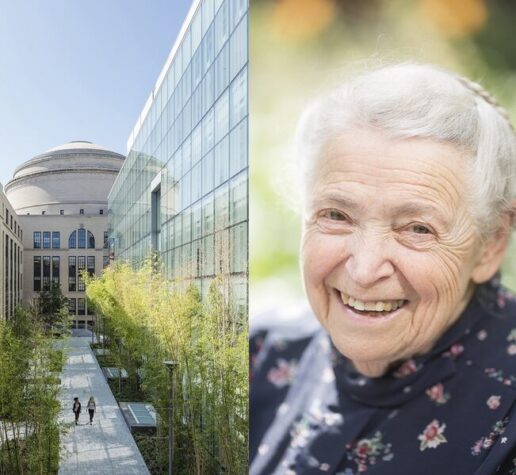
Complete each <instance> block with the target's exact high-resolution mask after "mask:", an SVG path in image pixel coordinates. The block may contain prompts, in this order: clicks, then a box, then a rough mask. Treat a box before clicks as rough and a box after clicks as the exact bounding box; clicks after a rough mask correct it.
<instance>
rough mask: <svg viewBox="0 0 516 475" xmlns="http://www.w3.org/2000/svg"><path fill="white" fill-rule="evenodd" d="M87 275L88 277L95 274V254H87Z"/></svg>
mask: <svg viewBox="0 0 516 475" xmlns="http://www.w3.org/2000/svg"><path fill="white" fill-rule="evenodd" d="M88 275H89V276H90V277H93V276H94V275H95V256H88Z"/></svg>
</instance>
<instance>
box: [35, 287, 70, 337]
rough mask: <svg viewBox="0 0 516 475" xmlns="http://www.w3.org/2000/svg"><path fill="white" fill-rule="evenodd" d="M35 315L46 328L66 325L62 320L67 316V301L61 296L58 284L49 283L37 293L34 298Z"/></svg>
mask: <svg viewBox="0 0 516 475" xmlns="http://www.w3.org/2000/svg"><path fill="white" fill-rule="evenodd" d="M36 314H37V316H38V318H39V319H40V320H41V321H42V322H44V323H45V325H46V326H47V327H50V326H52V325H55V324H58V325H65V324H66V322H65V321H63V319H64V316H65V315H66V316H67V315H68V299H67V298H66V297H65V296H64V295H63V292H62V291H61V286H60V285H59V284H56V283H54V282H51V283H50V284H49V285H45V287H43V290H41V291H40V292H39V295H38V297H37V298H36Z"/></svg>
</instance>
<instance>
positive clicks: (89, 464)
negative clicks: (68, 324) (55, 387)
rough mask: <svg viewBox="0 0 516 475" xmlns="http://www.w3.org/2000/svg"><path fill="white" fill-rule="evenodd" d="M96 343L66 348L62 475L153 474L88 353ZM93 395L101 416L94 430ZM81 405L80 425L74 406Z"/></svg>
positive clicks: (75, 342) (82, 341) (73, 342)
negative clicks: (77, 402) (76, 402)
mask: <svg viewBox="0 0 516 475" xmlns="http://www.w3.org/2000/svg"><path fill="white" fill-rule="evenodd" d="M90 342H91V337H76V336H74V337H70V338H69V339H68V340H67V341H66V342H65V348H66V351H67V356H68V358H67V361H66V364H65V366H64V369H63V372H62V373H61V388H62V390H61V395H60V399H61V416H60V417H61V421H63V422H65V423H67V425H69V426H70V429H69V430H68V432H67V434H66V435H65V436H64V438H63V440H62V444H61V445H62V449H61V450H62V452H61V464H60V468H59V474H60V475H72V474H73V475H86V474H88V475H95V474H102V475H103V474H106V475H107V474H110V475H112V474H114V475H132V474H148V473H149V471H148V470H147V467H146V466H145V463H144V461H143V458H142V456H141V454H140V452H139V450H138V447H137V446H136V444H135V442H134V439H133V438H132V436H131V433H130V431H129V429H128V427H127V425H126V423H125V420H124V417H123V415H122V413H121V411H120V409H119V408H118V404H117V403H116V401H115V398H114V397H113V394H112V393H111V391H110V389H109V386H108V384H107V383H106V381H105V379H104V375H103V374H102V371H101V369H100V367H99V365H98V363H97V361H96V359H95V358H94V356H93V353H92V351H91V349H90V347H89V343H90ZM91 395H93V397H94V398H95V401H96V403H97V412H96V414H95V418H94V420H93V425H91V426H90V424H89V416H88V410H87V408H86V405H87V403H88V399H89V397H90V396H91ZM74 396H78V397H79V400H80V401H81V404H82V412H81V416H80V419H79V425H78V426H75V424H74V414H73V412H72V404H73V398H74Z"/></svg>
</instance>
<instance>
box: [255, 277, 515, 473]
mask: <svg viewBox="0 0 516 475" xmlns="http://www.w3.org/2000/svg"><path fill="white" fill-rule="evenodd" d="M305 317H306V318H301V319H298V320H295V321H291V323H290V325H284V326H280V325H278V324H275V325H271V326H268V328H261V329H260V328H258V327H255V328H253V330H252V338H251V398H250V460H251V465H250V474H251V475H270V474H285V475H294V474H314V475H315V474H322V473H326V474H337V475H356V474H362V473H365V474H367V475H377V474H380V475H404V474H418V475H425V474H428V475H435V474H450V475H452V474H453V475H462V474H464V475H473V474H474V475H488V474H489V475H490V474H504V475H516V404H515V400H516V298H515V297H514V296H512V295H511V294H509V293H508V292H507V291H506V290H504V289H503V288H502V287H501V286H500V284H499V278H498V277H496V278H494V279H492V280H491V281H490V282H489V283H488V284H484V285H482V286H480V287H478V288H477V290H476V293H475V295H474V297H473V298H472V300H471V302H470V303H469V304H468V306H467V308H466V310H465V311H464V313H463V315H462V316H461V318H459V320H458V321H457V322H456V323H455V324H454V325H453V326H452V327H451V328H450V329H449V330H448V331H447V332H446V333H445V334H444V335H443V336H442V337H441V339H440V340H439V341H438V342H437V344H436V345H435V347H434V348H433V350H432V351H431V352H430V353H428V354H426V355H424V356H420V357H415V358H413V359H410V360H408V361H404V362H403V363H402V364H400V365H399V366H398V367H396V368H394V369H393V370H392V371H390V372H389V373H387V374H385V375H384V376H382V377H380V378H367V377H364V376H362V375H361V374H359V373H357V372H356V371H355V370H354V368H353V366H352V365H351V364H350V362H349V361H348V360H347V359H346V358H344V357H343V356H342V355H341V354H340V353H339V352H338V351H337V350H336V349H335V348H334V347H333V346H332V344H331V342H330V340H329V338H328V336H327V334H326V333H325V332H324V331H322V330H321V329H320V327H315V326H314V324H313V322H314V317H313V316H311V315H308V312H305ZM272 320H273V321H274V320H276V321H277V320H278V318H277V315H276V316H273V318H272Z"/></svg>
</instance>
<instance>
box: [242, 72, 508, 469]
mask: <svg viewBox="0 0 516 475" xmlns="http://www.w3.org/2000/svg"><path fill="white" fill-rule="evenodd" d="M299 144H300V147H299V150H298V154H299V156H300V158H301V160H302V169H303V171H304V174H303V175H304V203H303V216H304V226H303V235H302V245H301V267H302V273H303V278H304V284H305V291H306V295H307V297H308V301H309V303H310V307H311V312H310V313H313V315H315V317H316V318H317V319H318V321H319V322H320V324H321V326H322V328H323V329H324V330H323V329H321V328H320V327H319V328H315V329H314V328H313V325H312V326H310V324H309V323H308V324H307V323H306V322H305V321H304V319H303V318H301V319H299V320H298V321H294V322H292V321H291V322H290V324H280V323H276V324H272V325H268V326H267V328H265V326H264V325H262V326H261V327H260V326H255V327H254V329H253V333H252V342H251V354H252V384H251V403H250V410H251V437H250V452H251V453H250V456H251V468H250V473H251V474H267V475H268V474H317V473H337V474H341V475H352V474H357V473H367V474H371V475H373V474H381V475H389V474H392V475H394V474H395V475H400V474H453V475H461V474H468V475H469V474H477V475H480V474H494V473H500V474H516V418H515V414H516V405H515V403H514V402H515V399H516V300H515V299H514V298H513V297H512V296H510V294H509V293H508V292H507V291H505V290H504V289H503V288H502V287H501V286H500V281H499V274H498V270H499V268H500V265H501V263H502V260H503V257H504V253H505V250H506V247H507V242H508V238H509V235H510V230H511V225H512V221H513V211H514V196H515V182H516V137H515V133H514V130H513V128H512V127H511V125H510V123H509V121H508V118H507V116H506V114H505V111H504V110H503V109H501V108H500V107H499V106H498V105H497V104H496V103H495V102H494V100H493V99H492V98H491V96H489V95H488V94H487V93H486V92H485V91H484V90H483V89H482V88H481V87H480V86H479V85H478V84H475V83H472V82H470V81H468V80H466V79H464V78H460V77H456V76H453V75H451V74H449V73H447V72H444V71H441V70H439V69H437V68H434V67H431V66H424V65H410V64H408V65H407V64H404V65H396V66H391V67H386V68H383V69H380V70H377V71H374V72H372V73H368V74H365V75H362V76H361V77H359V78H357V79H355V80H354V81H353V82H351V83H350V84H347V85H345V86H344V87H342V88H340V89H338V90H336V91H335V92H334V93H332V94H330V95H329V96H328V97H326V98H324V99H322V100H320V101H319V102H317V103H316V104H315V105H314V106H313V107H311V108H310V109H309V110H308V111H307V112H306V113H305V114H304V116H303V118H302V120H301V124H300V127H299ZM308 318H312V317H308ZM269 320H270V321H273V322H274V321H276V322H277V321H278V318H277V316H273V318H270V319H269Z"/></svg>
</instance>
